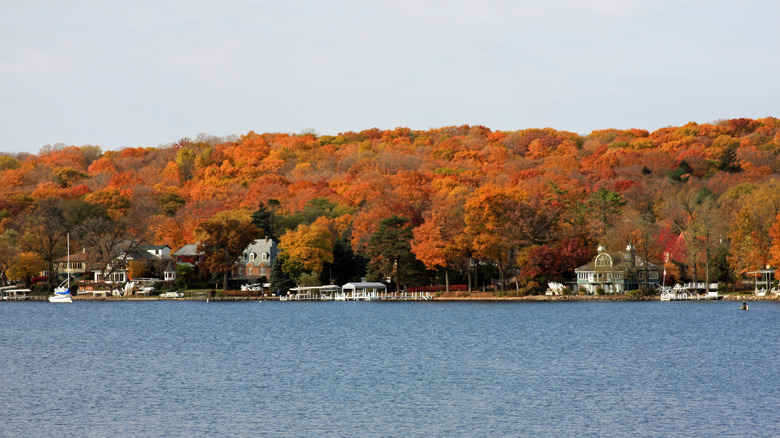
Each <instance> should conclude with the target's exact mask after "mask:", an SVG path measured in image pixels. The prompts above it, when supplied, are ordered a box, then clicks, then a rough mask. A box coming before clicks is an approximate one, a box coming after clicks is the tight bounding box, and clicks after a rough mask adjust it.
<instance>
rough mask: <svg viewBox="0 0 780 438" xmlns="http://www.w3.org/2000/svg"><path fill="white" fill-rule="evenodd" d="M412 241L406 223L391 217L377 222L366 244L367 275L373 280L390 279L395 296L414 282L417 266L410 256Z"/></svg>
mask: <svg viewBox="0 0 780 438" xmlns="http://www.w3.org/2000/svg"><path fill="white" fill-rule="evenodd" d="M412 237H413V235H412V225H411V223H410V221H409V219H407V218H405V217H400V216H391V217H389V218H386V219H384V220H382V222H380V224H379V229H378V230H377V231H376V232H375V233H374V234H373V235H372V236H371V239H370V241H369V242H370V247H369V250H368V254H369V257H370V258H371V261H370V262H369V264H368V267H369V271H370V272H371V274H372V276H374V277H379V278H390V281H391V283H395V290H396V292H398V291H399V290H400V288H401V284H402V283H404V284H405V283H407V282H408V281H410V280H411V279H413V278H415V277H416V275H417V270H418V269H419V262H417V259H416V258H415V257H414V255H413V254H412V245H411V243H410V242H411V240H412ZM416 262H417V263H416Z"/></svg>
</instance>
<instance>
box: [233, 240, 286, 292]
mask: <svg viewBox="0 0 780 438" xmlns="http://www.w3.org/2000/svg"><path fill="white" fill-rule="evenodd" d="M278 252H279V250H278V249H277V247H276V242H274V240H273V239H269V238H268V237H265V238H263V239H255V241H253V242H252V243H250V244H249V245H248V246H247V247H246V249H245V250H244V253H243V254H242V256H241V259H240V260H239V261H238V263H236V267H235V268H233V272H232V276H231V278H230V281H231V282H235V283H240V284H252V283H257V282H259V281H261V280H262V279H265V280H264V281H267V280H268V279H269V278H270V277H271V266H272V265H273V263H274V260H275V259H276V255H277V254H278Z"/></svg>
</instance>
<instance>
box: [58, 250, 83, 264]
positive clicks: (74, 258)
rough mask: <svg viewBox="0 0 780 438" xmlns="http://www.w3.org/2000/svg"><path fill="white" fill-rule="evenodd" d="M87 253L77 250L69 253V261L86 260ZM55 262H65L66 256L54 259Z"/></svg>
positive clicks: (66, 260)
mask: <svg viewBox="0 0 780 438" xmlns="http://www.w3.org/2000/svg"><path fill="white" fill-rule="evenodd" d="M87 256H88V254H87V253H86V252H77V253H75V254H71V255H70V261H71V262H86V261H87ZM55 262H57V263H67V262H68V256H63V257H60V258H58V259H57V260H55Z"/></svg>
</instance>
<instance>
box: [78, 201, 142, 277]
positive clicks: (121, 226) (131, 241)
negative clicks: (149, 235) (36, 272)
mask: <svg viewBox="0 0 780 438" xmlns="http://www.w3.org/2000/svg"><path fill="white" fill-rule="evenodd" d="M74 231H75V234H76V236H77V238H78V240H79V241H80V242H81V244H82V245H84V248H85V250H86V251H87V254H88V260H89V262H90V264H92V265H93V266H94V267H96V268H98V269H99V270H100V272H101V273H102V275H103V278H104V279H110V278H111V274H112V273H113V272H114V271H115V270H116V269H117V268H119V267H122V266H124V265H125V263H126V262H127V258H128V255H129V254H130V253H131V252H133V251H135V250H136V249H137V248H138V247H139V246H140V245H141V244H143V243H144V242H145V241H146V236H145V235H144V234H143V233H139V232H137V231H136V230H134V229H132V228H131V227H130V226H129V224H128V222H127V220H126V219H112V218H111V217H109V216H94V217H91V218H88V219H86V220H85V221H84V222H82V223H81V224H80V225H79V226H78V227H76V228H75V230H74Z"/></svg>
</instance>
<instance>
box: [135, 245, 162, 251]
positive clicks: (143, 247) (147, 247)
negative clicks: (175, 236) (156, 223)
mask: <svg viewBox="0 0 780 438" xmlns="http://www.w3.org/2000/svg"><path fill="white" fill-rule="evenodd" d="M163 248H170V246H168V245H141V246H139V247H138V249H139V250H141V251H154V250H158V249H163Z"/></svg>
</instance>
